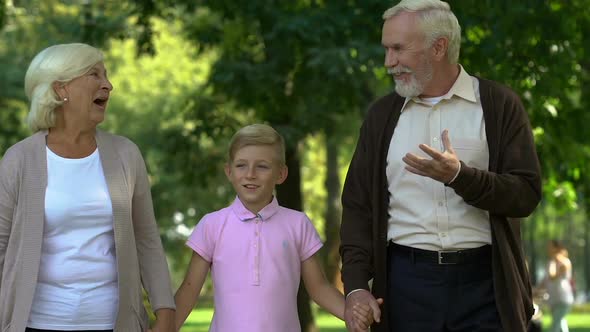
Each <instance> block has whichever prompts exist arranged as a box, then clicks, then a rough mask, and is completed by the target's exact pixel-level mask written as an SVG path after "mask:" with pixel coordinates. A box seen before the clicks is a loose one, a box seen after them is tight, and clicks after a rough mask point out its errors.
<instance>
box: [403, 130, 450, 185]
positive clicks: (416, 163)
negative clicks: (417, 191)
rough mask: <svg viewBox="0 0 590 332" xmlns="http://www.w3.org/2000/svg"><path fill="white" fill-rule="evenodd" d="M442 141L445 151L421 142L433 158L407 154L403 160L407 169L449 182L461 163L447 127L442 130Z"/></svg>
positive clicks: (421, 145)
mask: <svg viewBox="0 0 590 332" xmlns="http://www.w3.org/2000/svg"><path fill="white" fill-rule="evenodd" d="M442 142H443V147H444V151H443V152H439V151H437V150H435V149H433V148H431V147H430V146H428V145H426V144H420V145H419V147H420V150H422V151H424V152H425V153H426V154H427V155H429V156H430V157H432V159H428V158H422V157H419V156H417V155H415V154H413V153H408V154H406V156H405V157H403V158H402V160H403V161H404V162H405V163H406V164H407V166H406V169H407V170H408V171H409V172H412V173H414V174H418V175H421V176H427V177H429V178H432V179H434V180H436V181H439V182H442V183H449V182H451V180H453V178H454V177H455V175H456V174H457V172H458V171H459V167H461V163H460V162H459V158H458V157H457V154H456V153H455V150H453V147H452V146H451V140H450V139H449V131H448V130H447V129H445V130H444V131H443V132H442Z"/></svg>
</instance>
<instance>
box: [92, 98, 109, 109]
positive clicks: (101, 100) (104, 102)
mask: <svg viewBox="0 0 590 332" xmlns="http://www.w3.org/2000/svg"><path fill="white" fill-rule="evenodd" d="M108 100H109V98H108V97H106V98H102V97H100V98H96V99H94V103H95V104H96V105H98V106H100V107H102V108H105V107H106V106H107V102H108Z"/></svg>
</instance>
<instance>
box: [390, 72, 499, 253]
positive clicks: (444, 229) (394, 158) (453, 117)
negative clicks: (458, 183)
mask: <svg viewBox="0 0 590 332" xmlns="http://www.w3.org/2000/svg"><path fill="white" fill-rule="evenodd" d="M444 129H448V130H449V137H450V141H451V146H452V147H453V149H454V150H455V152H456V153H457V155H458V157H459V159H460V160H461V161H463V162H464V163H465V164H466V165H467V166H469V167H475V168H479V169H484V170H487V169H488V163H489V151H488V144H487V139H486V132H485V122H484V118H483V109H482V106H481V99H480V96H479V82H478V80H477V79H476V78H475V77H472V76H470V75H469V74H468V73H467V72H466V71H465V70H464V69H463V68H462V67H461V71H460V74H459V77H458V78H457V80H456V81H455V83H454V84H453V86H452V87H451V89H450V90H449V92H448V93H446V94H445V95H443V96H441V97H437V98H418V97H415V98H406V101H405V103H404V106H403V107H402V113H401V115H400V118H399V122H398V124H397V127H396V128H395V131H394V134H393V137H392V139H391V143H390V145H389V151H388V154H387V182H388V188H389V195H390V199H389V227H388V239H389V240H393V242H395V243H398V244H401V245H405V246H410V247H415V248H420V249H426V250H443V249H461V248H475V247H479V246H482V245H485V244H491V231H490V224H489V215H488V212H487V211H484V210H481V209H478V208H476V207H473V206H471V205H469V204H467V203H465V201H463V199H462V198H461V197H460V196H458V195H457V194H456V193H455V191H454V190H453V189H452V188H449V187H446V186H445V185H444V184H443V183H441V182H438V181H435V180H433V179H431V178H429V177H424V176H420V175H416V174H413V173H410V172H409V171H407V170H406V169H405V166H406V164H405V163H404V162H403V160H402V157H403V156H404V155H406V153H408V152H411V153H414V154H416V155H419V156H422V157H425V158H431V157H430V156H428V155H427V154H426V153H424V152H423V151H422V150H420V148H419V147H418V145H419V144H427V145H429V146H431V147H433V148H435V149H438V150H439V151H443V149H444V147H443V142H442V138H441V135H442V132H443V130H444Z"/></svg>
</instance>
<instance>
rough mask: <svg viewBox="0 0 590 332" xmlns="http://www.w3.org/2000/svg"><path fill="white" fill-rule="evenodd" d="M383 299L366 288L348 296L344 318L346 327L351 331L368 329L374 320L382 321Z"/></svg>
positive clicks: (359, 331) (357, 331) (356, 331)
mask: <svg viewBox="0 0 590 332" xmlns="http://www.w3.org/2000/svg"><path fill="white" fill-rule="evenodd" d="M381 304H383V299H381V298H379V299H377V300H376V299H375V298H374V297H373V295H372V294H371V293H370V292H369V291H366V290H359V291H355V292H354V293H350V294H349V295H348V296H347V297H346V306H345V310H344V319H345V321H346V328H347V330H348V331H350V332H364V331H368V330H369V327H370V326H371V324H373V322H380V321H381V309H380V308H379V306H380V305H381Z"/></svg>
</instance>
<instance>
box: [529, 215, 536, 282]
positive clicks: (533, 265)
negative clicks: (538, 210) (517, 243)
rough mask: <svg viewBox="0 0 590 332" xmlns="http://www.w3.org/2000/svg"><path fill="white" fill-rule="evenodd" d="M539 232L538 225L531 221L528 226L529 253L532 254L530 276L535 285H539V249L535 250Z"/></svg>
mask: <svg viewBox="0 0 590 332" xmlns="http://www.w3.org/2000/svg"><path fill="white" fill-rule="evenodd" d="M536 232H537V224H536V223H535V222H534V221H533V220H529V221H528V222H527V224H526V233H527V242H528V252H529V253H530V258H531V260H530V265H529V275H530V276H531V282H532V283H533V285H536V284H537V265H538V260H537V248H535V242H536V241H535V237H536V236H535V235H536V234H535V233H536Z"/></svg>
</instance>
